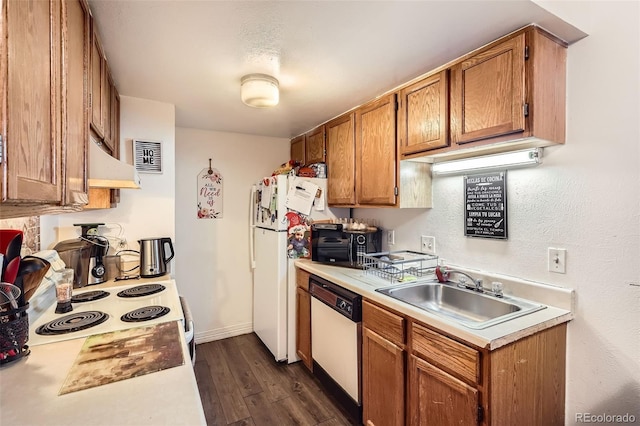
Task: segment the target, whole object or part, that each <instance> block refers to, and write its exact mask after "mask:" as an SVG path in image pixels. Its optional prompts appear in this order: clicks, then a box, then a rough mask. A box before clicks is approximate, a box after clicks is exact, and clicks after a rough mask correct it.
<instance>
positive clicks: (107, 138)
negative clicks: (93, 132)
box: [101, 62, 115, 152]
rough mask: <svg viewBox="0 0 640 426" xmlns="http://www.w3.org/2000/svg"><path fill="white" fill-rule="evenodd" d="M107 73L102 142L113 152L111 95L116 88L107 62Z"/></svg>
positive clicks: (103, 95)
mask: <svg viewBox="0 0 640 426" xmlns="http://www.w3.org/2000/svg"><path fill="white" fill-rule="evenodd" d="M104 68H105V72H104V77H105V80H104V82H103V85H102V95H101V96H102V128H103V129H104V138H103V139H102V142H103V143H104V144H105V145H106V146H107V148H109V150H111V151H112V152H113V150H114V143H113V135H112V134H111V132H112V131H113V123H112V117H111V114H113V108H112V105H111V101H112V100H113V95H112V93H111V91H112V88H113V87H115V84H114V83H113V78H112V77H111V71H110V70H109V67H108V64H107V63H106V62H105V66H104Z"/></svg>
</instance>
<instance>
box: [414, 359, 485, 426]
mask: <svg viewBox="0 0 640 426" xmlns="http://www.w3.org/2000/svg"><path fill="white" fill-rule="evenodd" d="M478 406H479V404H478V390H477V389H475V388H472V387H471V386H469V385H467V384H466V383H464V382H463V381H461V380H458V379H456V378H455V377H453V376H450V375H449V374H447V373H445V372H444V371H442V370H440V369H439V368H437V367H435V366H433V365H431V364H429V363H428V362H427V361H425V360H423V359H420V358H418V357H416V356H415V355H411V356H410V360H409V413H410V414H409V415H410V424H411V425H421V426H429V425H433V426H447V425H476V424H478Z"/></svg>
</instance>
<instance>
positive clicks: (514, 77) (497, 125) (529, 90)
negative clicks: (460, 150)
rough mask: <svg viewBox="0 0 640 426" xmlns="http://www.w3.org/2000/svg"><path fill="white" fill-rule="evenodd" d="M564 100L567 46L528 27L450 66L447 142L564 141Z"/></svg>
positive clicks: (542, 32)
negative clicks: (529, 139)
mask: <svg viewBox="0 0 640 426" xmlns="http://www.w3.org/2000/svg"><path fill="white" fill-rule="evenodd" d="M565 98H566V45H565V44H564V43H563V42H561V41H560V40H558V39H556V38H554V37H553V36H551V35H550V34H548V33H547V32H546V31H544V30H542V29H540V28H538V27H528V28H526V29H524V30H521V31H518V32H516V33H514V34H512V35H510V36H508V37H506V38H503V39H501V40H498V41H496V42H494V43H491V44H489V45H487V46H486V47H484V48H481V49H480V50H478V51H476V52H473V53H472V54H471V55H470V56H467V57H465V58H464V59H463V60H462V61H460V62H458V63H456V64H455V65H454V66H452V67H451V140H452V142H453V143H454V144H456V145H465V144H469V143H473V142H478V141H484V143H493V142H503V141H509V140H515V139H522V138H532V137H535V138H537V139H541V140H544V141H546V143H545V142H542V143H540V144H539V145H541V146H542V145H545V144H546V145H549V144H550V143H564V140H565V120H564V116H565Z"/></svg>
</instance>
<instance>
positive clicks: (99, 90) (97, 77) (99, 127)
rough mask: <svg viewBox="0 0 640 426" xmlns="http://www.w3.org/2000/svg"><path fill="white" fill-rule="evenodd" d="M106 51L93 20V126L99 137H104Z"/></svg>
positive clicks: (91, 102)
mask: <svg viewBox="0 0 640 426" xmlns="http://www.w3.org/2000/svg"><path fill="white" fill-rule="evenodd" d="M105 65H106V63H105V60H104V53H103V52H102V45H101V44H100V39H99V38H98V33H97V30H96V28H95V23H93V21H92V29H91V101H90V106H91V128H92V129H93V130H94V131H95V132H96V134H97V135H98V137H99V138H103V137H104V127H103V121H102V120H103V116H104V111H103V108H104V105H105V100H104V99H103V97H104V96H105V94H106V90H105V88H104V85H105V82H106V70H105Z"/></svg>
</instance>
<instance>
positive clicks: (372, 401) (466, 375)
mask: <svg viewBox="0 0 640 426" xmlns="http://www.w3.org/2000/svg"><path fill="white" fill-rule="evenodd" d="M363 330H364V331H363V348H362V363H363V365H362V374H363V382H362V383H363V423H364V424H365V425H368V426H369V425H377V426H381V425H385V426H386V425H403V424H408V425H437V426H446V425H500V426H502V425H505V426H507V425H516V424H517V425H542V424H544V425H562V424H564V398H565V396H564V389H565V357H566V324H561V325H557V326H554V327H552V328H549V329H546V330H543V331H540V332H537V333H535V334H532V335H530V336H527V337H524V338H522V339H520V340H517V341H515V342H513V343H511V344H508V345H506V346H503V347H500V348H498V349H495V350H493V351H490V350H488V349H487V348H480V347H476V346H474V345H471V344H469V343H466V342H464V341H462V340H461V339H458V338H456V337H455V336H450V335H446V334H444V333H441V332H439V331H438V330H435V329H433V328H431V327H429V326H428V325H426V324H422V323H420V322H418V321H416V320H415V319H413V318H411V317H407V316H405V315H403V314H400V313H397V312H392V311H390V310H389V309H387V308H385V307H382V306H380V305H377V304H375V303H372V302H370V301H366V300H365V301H363Z"/></svg>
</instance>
